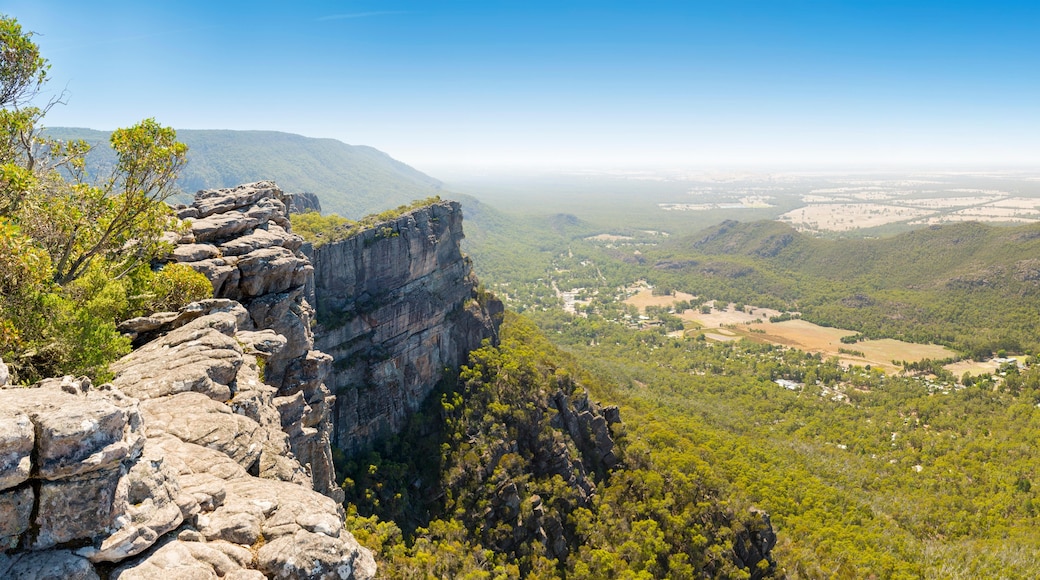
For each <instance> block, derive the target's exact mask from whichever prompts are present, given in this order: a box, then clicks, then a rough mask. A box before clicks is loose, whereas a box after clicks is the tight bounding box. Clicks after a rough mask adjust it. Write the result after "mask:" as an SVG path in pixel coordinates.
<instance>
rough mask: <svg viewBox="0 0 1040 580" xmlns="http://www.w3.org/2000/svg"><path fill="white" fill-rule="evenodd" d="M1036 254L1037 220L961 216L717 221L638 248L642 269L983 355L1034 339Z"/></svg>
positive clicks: (824, 319)
mask: <svg viewBox="0 0 1040 580" xmlns="http://www.w3.org/2000/svg"><path fill="white" fill-rule="evenodd" d="M1038 256H1040V226H1036V225H1026V226H1015V227H998V226H990V225H985V224H980V223H977V222H968V223H961V224H951V225H944V226H932V227H928V228H924V229H919V230H914V231H911V232H907V233H904V234H899V235H896V236H893V237H890V238H882V239H846V240H823V239H815V238H811V237H808V236H806V235H804V234H800V233H798V232H796V231H794V230H793V229H791V228H790V227H789V226H787V225H784V224H780V223H777V222H753V223H737V222H724V223H723V224H720V225H719V226H717V227H714V228H710V229H708V230H706V231H702V232H700V233H697V234H695V235H693V236H689V237H686V238H683V239H680V240H676V241H675V242H670V243H668V244H666V245H665V246H662V247H661V248H660V249H659V250H658V251H655V252H653V253H648V255H647V260H648V266H650V268H648V271H647V278H648V279H652V280H654V281H656V282H658V283H660V284H662V285H666V286H668V287H671V288H676V289H680V290H684V291H686V292H690V293H692V294H696V295H703V296H706V297H708V298H720V299H723V300H726V301H729V302H735V303H741V304H745V303H746V304H755V305H760V306H772V307H776V308H778V309H780V310H792V311H800V312H801V313H802V316H803V317H804V318H806V319H808V320H811V321H813V322H816V323H818V324H822V325H825V326H834V327H839V328H847V329H851V330H856V331H858V332H860V333H862V334H863V335H865V336H866V337H877V338H880V337H893V338H901V339H907V340H910V341H912V342H923V343H928V342H937V343H942V344H947V345H951V346H953V347H954V348H956V349H957V350H959V351H960V352H962V353H963V354H965V355H966V356H971V357H974V358H977V359H982V358H987V357H989V356H991V355H992V354H993V353H994V352H997V351H999V350H1005V351H1008V352H1016V353H1021V352H1035V351H1037V350H1038V349H1040V340H1038V336H1037V332H1036V329H1037V328H1040V310H1038V309H1037V307H1036V306H1037V301H1038V299H1040V259H1038Z"/></svg>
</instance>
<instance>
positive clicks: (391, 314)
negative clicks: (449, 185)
mask: <svg viewBox="0 0 1040 580" xmlns="http://www.w3.org/2000/svg"><path fill="white" fill-rule="evenodd" d="M384 228H388V229H389V231H392V232H394V235H391V236H386V235H383V233H382V231H383V229H384ZM462 238H463V232H462V211H461V208H460V206H459V204H457V203H455V202H440V203H435V204H433V205H430V206H427V207H424V208H420V209H417V210H415V211H412V212H409V213H407V214H405V215H402V216H400V217H398V218H395V219H393V220H391V221H388V222H385V223H382V224H377V225H376V226H375V227H373V228H371V229H368V230H364V231H362V232H360V233H358V234H357V235H355V236H353V237H351V238H348V239H346V240H343V241H339V242H334V243H329V244H325V245H323V246H321V247H319V248H314V249H312V250H311V253H312V260H311V261H312V263H313V264H314V294H313V296H312V298H313V299H314V300H315V301H316V307H317V310H318V312H319V313H321V316H320V317H319V322H320V324H319V327H318V328H317V330H316V337H315V348H316V349H318V350H321V351H323V352H325V353H328V354H330V355H332V356H333V357H334V358H335V360H336V361H337V364H336V369H335V371H334V372H333V373H332V374H331V375H330V377H329V378H328V379H326V382H327V384H328V386H329V388H330V389H331V391H332V394H334V395H336V397H337V411H338V412H337V413H336V415H335V416H334V417H333V423H334V431H333V433H332V436H333V439H334V443H335V444H336V446H337V447H339V448H341V449H343V450H344V451H345V452H346V453H347V454H348V455H352V454H354V453H356V452H358V451H360V450H362V449H364V448H366V447H367V446H369V445H371V444H372V443H373V442H374V441H375V439H376V438H377V437H379V436H380V435H383V434H387V433H391V432H396V431H397V430H399V429H400V428H401V427H402V426H403V424H404V421H405V419H406V417H408V415H410V414H411V413H413V412H415V411H416V410H418V408H419V407H420V406H421V405H422V403H423V401H425V400H426V397H427V396H428V395H429V393H430V392H431V391H432V390H433V388H434V386H435V385H436V384H437V382H438V381H439V380H440V378H441V375H442V373H443V371H444V369H445V368H457V367H458V366H459V365H460V364H462V363H464V362H465V361H466V357H467V355H468V353H469V351H470V350H473V349H474V348H478V347H479V346H480V343H481V341H482V340H483V339H485V338H491V339H494V337H495V336H496V334H497V321H496V320H495V315H496V313H498V312H500V311H501V303H498V302H497V301H495V300H494V299H493V298H492V299H487V300H484V299H482V300H477V298H478V297H477V295H476V287H477V280H476V278H475V277H474V276H473V275H472V269H471V266H470V263H469V261H468V260H467V259H466V258H465V257H464V256H463V255H462V252H461V250H460V243H461V240H462ZM309 298H311V297H309Z"/></svg>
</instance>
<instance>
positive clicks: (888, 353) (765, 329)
mask: <svg viewBox="0 0 1040 580" xmlns="http://www.w3.org/2000/svg"><path fill="white" fill-rule="evenodd" d="M691 298H693V297H692V296H690V295H689V294H683V293H677V295H676V296H653V295H652V293H651V290H650V289H649V288H644V289H642V290H640V291H639V292H638V293H636V294H635V295H634V296H632V297H630V298H629V299H628V300H625V303H626V304H633V305H635V306H637V307H639V308H640V309H641V310H643V309H645V308H646V307H647V306H671V305H673V304H675V303H676V302H678V301H680V300H690V299H691ZM744 310H745V311H743V312H741V311H738V310H737V309H736V308H735V307H734V306H733V305H732V304H731V305H729V306H728V307H727V308H725V309H722V310H720V309H717V308H712V310H711V312H710V313H708V314H704V313H702V312H701V311H700V310H695V309H689V310H686V311H684V312H682V313H681V314H680V317H681V318H682V319H683V320H684V321H685V322H687V323H690V325H691V326H694V325H695V326H696V327H697V330H687V333H686V334H687V335H689V334H691V333H700V332H702V330H701V329H703V333H704V336H705V337H706V338H708V339H709V340H716V341H730V340H739V339H741V338H747V339H749V340H753V341H755V342H767V343H770V344H777V345H781V346H789V347H792V348H797V349H799V350H804V351H806V352H812V353H820V354H821V355H823V356H825V357H832V356H836V357H838V358H839V359H840V360H841V361H842V362H843V363H845V364H849V365H861V366H866V365H870V366H871V367H877V368H880V369H883V370H884V371H885V372H889V373H892V372H898V371H900V370H902V368H901V367H899V366H897V365H894V364H892V361H893V360H899V361H904V360H905V361H908V362H917V361H919V360H922V359H926V358H930V359H944V358H949V357H952V356H954V355H955V354H956V353H955V352H954V351H952V350H950V349H948V348H946V347H945V346H939V345H934V344H914V343H910V342H903V341H901V340H894V339H890V338H886V339H881V340H864V341H861V342H857V343H855V344H845V343H843V342H841V338H842V337H844V336H850V335H853V334H856V333H855V332H853V331H851V330H844V329H841V328H828V327H825V326H819V325H817V324H813V323H811V322H808V321H806V320H798V319H795V320H787V321H784V322H768V320H769V318H770V317H772V316H777V315H779V314H780V312H779V311H777V310H771V309H768V308H755V307H752V306H746V307H745V309H744ZM842 350H845V351H846V352H841V351H842ZM850 352H857V353H862V354H850ZM995 368H996V367H993V369H995ZM960 372H961V373H963V370H962V371H960ZM979 372H992V370H980V371H978V372H975V371H974V370H973V371H972V374H978V373H979Z"/></svg>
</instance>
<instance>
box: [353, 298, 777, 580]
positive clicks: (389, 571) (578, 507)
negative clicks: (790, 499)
mask: <svg viewBox="0 0 1040 580" xmlns="http://www.w3.org/2000/svg"><path fill="white" fill-rule="evenodd" d="M586 382H588V383H586ZM595 382H597V379H596V378H595V377H593V376H592V375H589V374H588V373H586V372H585V371H584V370H583V369H581V368H580V367H579V365H578V364H577V362H576V359H574V358H573V357H570V356H568V355H566V354H565V353H562V352H560V351H558V350H557V349H555V348H554V347H553V346H552V345H551V344H550V343H549V342H548V341H547V340H546V338H545V337H544V336H542V335H541V333H540V332H539V331H538V330H537V329H536V328H535V327H534V326H533V325H532V324H531V323H530V322H529V321H527V320H525V319H523V318H519V317H517V316H515V315H510V316H507V319H506V322H505V323H504V325H503V328H502V343H501V346H500V347H498V348H494V347H491V346H485V347H484V348H481V349H480V350H478V351H476V352H474V353H472V355H471V364H470V365H469V366H468V367H466V368H464V369H463V370H462V372H461V373H460V375H459V378H458V382H455V381H451V380H449V381H445V383H444V384H443V385H442V387H441V389H440V390H439V391H438V392H437V394H436V395H435V396H433V397H431V399H430V402H429V403H428V405H427V407H426V408H425V409H424V410H423V412H422V413H420V414H418V415H416V416H414V417H413V418H412V421H411V422H410V424H409V426H408V427H407V428H406V430H405V431H404V432H403V433H402V434H401V435H399V436H397V437H395V438H392V439H391V440H389V441H387V442H385V443H384V445H382V446H380V447H379V448H378V450H377V451H373V452H371V453H369V454H367V455H363V456H361V457H358V458H355V459H354V460H352V461H350V462H348V463H346V464H345V465H342V466H341V468H342V469H341V471H342V472H343V473H345V474H346V478H345V480H344V489H345V491H346V492H347V495H348V501H349V502H350V503H351V507H350V509H349V511H350V514H351V515H350V516H349V517H348V520H347V521H348V526H349V527H351V528H352V530H353V533H354V534H355V535H357V537H358V538H359V540H360V541H362V542H363V543H365V544H366V545H369V546H371V547H373V548H374V549H376V551H377V553H378V555H379V558H380V560H381V564H382V566H383V572H382V573H383V574H384V575H386V576H387V577H392V578H405V577H408V578H421V577H426V578H430V577H463V576H465V577H471V578H498V577H503V578H512V577H518V576H526V577H536V578H559V577H567V578H604V577H614V576H616V577H619V578H655V577H656V578H660V577H670V578H695V577H696V578H704V577H709V578H711V577H716V578H741V577H743V578H748V577H755V578H760V577H763V574H764V573H765V572H767V571H768V570H769V564H768V562H766V561H764V560H763V561H761V564H760V565H757V566H756V565H755V564H754V563H752V564H751V566H754V568H753V569H744V570H741V569H740V568H739V567H738V566H737V565H736V564H735V555H734V547H733V546H734V543H735V542H737V541H739V540H738V537H739V538H744V539H745V540H747V539H748V538H750V534H752V533H753V532H755V531H756V530H760V529H762V528H761V526H762V524H763V522H762V520H761V519H760V516H758V515H756V514H754V513H751V512H749V511H748V509H747V506H746V505H744V504H740V503H731V502H729V501H727V500H726V499H724V497H722V496H720V495H719V493H718V489H719V488H718V486H719V485H720V481H719V480H718V479H717V478H716V477H715V476H714V475H713V473H712V468H711V467H710V464H709V463H706V462H705V461H704V457H703V455H702V452H701V451H698V450H697V449H696V448H693V447H683V446H682V440H681V439H675V438H669V439H668V441H669V443H674V444H675V446H671V447H670V448H668V449H664V448H662V447H661V446H660V445H659V443H661V442H663V441H657V440H655V439H654V438H655V437H657V435H652V431H648V430H646V429H645V428H644V427H643V426H642V425H641V422H640V421H639V420H633V419H634V418H633V417H627V416H626V414H627V413H628V412H629V411H628V409H625V410H623V411H622V414H623V417H624V418H626V419H627V420H628V422H627V424H628V425H630V426H629V427H627V431H626V428H625V427H621V426H616V428H615V429H614V437H615V439H616V440H617V448H616V451H617V452H618V454H619V456H620V459H621V462H622V463H621V465H620V466H619V467H616V468H612V469H611V468H607V467H606V466H605V465H604V464H603V463H601V462H600V460H599V459H597V458H596V456H595V455H594V454H593V453H591V452H590V451H589V450H588V449H583V448H582V447H581V445H575V442H574V441H573V440H568V439H566V438H565V437H564V435H563V433H564V430H563V428H562V426H561V425H560V418H559V414H558V408H557V407H555V406H554V403H553V401H558V400H560V399H561V398H565V399H566V398H569V399H572V400H573V399H575V398H580V397H582V396H583V392H584V391H583V390H582V387H581V386H579V385H580V384H589V385H590V386H591V384H592V383H595ZM598 390H600V391H603V392H609V390H610V389H609V387H607V386H600V387H598ZM648 437H649V438H648ZM580 465H583V466H584V470H586V471H587V472H588V478H589V479H590V480H591V481H592V482H593V485H595V492H594V493H593V494H591V495H586V494H585V492H583V491H582V484H581V483H580V481H581V480H582V478H583V477H585V476H584V475H580V474H575V473H572V472H571V471H570V470H571V469H582V468H581V467H574V466H580ZM575 475H578V476H579V477H578V480H579V483H569V482H568V481H567V478H573V477H575ZM416 482H419V484H418V485H416V484H415V483H416ZM734 514H742V515H741V516H739V517H738V516H736V515H734ZM391 520H393V521H392V522H391ZM748 541H749V540H748ZM474 554H476V555H477V557H476V558H474Z"/></svg>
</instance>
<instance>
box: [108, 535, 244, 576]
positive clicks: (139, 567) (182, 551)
mask: <svg viewBox="0 0 1040 580" xmlns="http://www.w3.org/2000/svg"><path fill="white" fill-rule="evenodd" d="M240 549H241V550H244V551H245V553H246V554H249V551H248V550H245V549H244V548H240ZM242 568H243V565H242V564H241V563H240V562H239V561H238V560H236V559H235V558H232V557H231V556H229V555H228V553H227V552H226V551H225V550H222V549H220V548H218V547H217V546H216V545H214V544H213V543H208V542H206V543H203V542H184V541H181V540H179V539H174V538H170V539H166V540H164V541H162V542H161V543H160V544H158V546H157V548H156V549H155V550H153V551H150V552H149V553H148V554H147V555H146V556H145V557H144V558H142V559H140V560H138V561H134V562H131V563H127V564H124V565H122V566H119V567H118V568H116V569H115V570H113V572H112V575H111V576H110V578H112V580H153V579H155V578H162V579H163V580H169V579H176V580H181V579H183V580H196V579H202V578H214V579H215V578H226V577H227V575H228V574H230V573H233V572H236V571H239V570H242Z"/></svg>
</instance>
